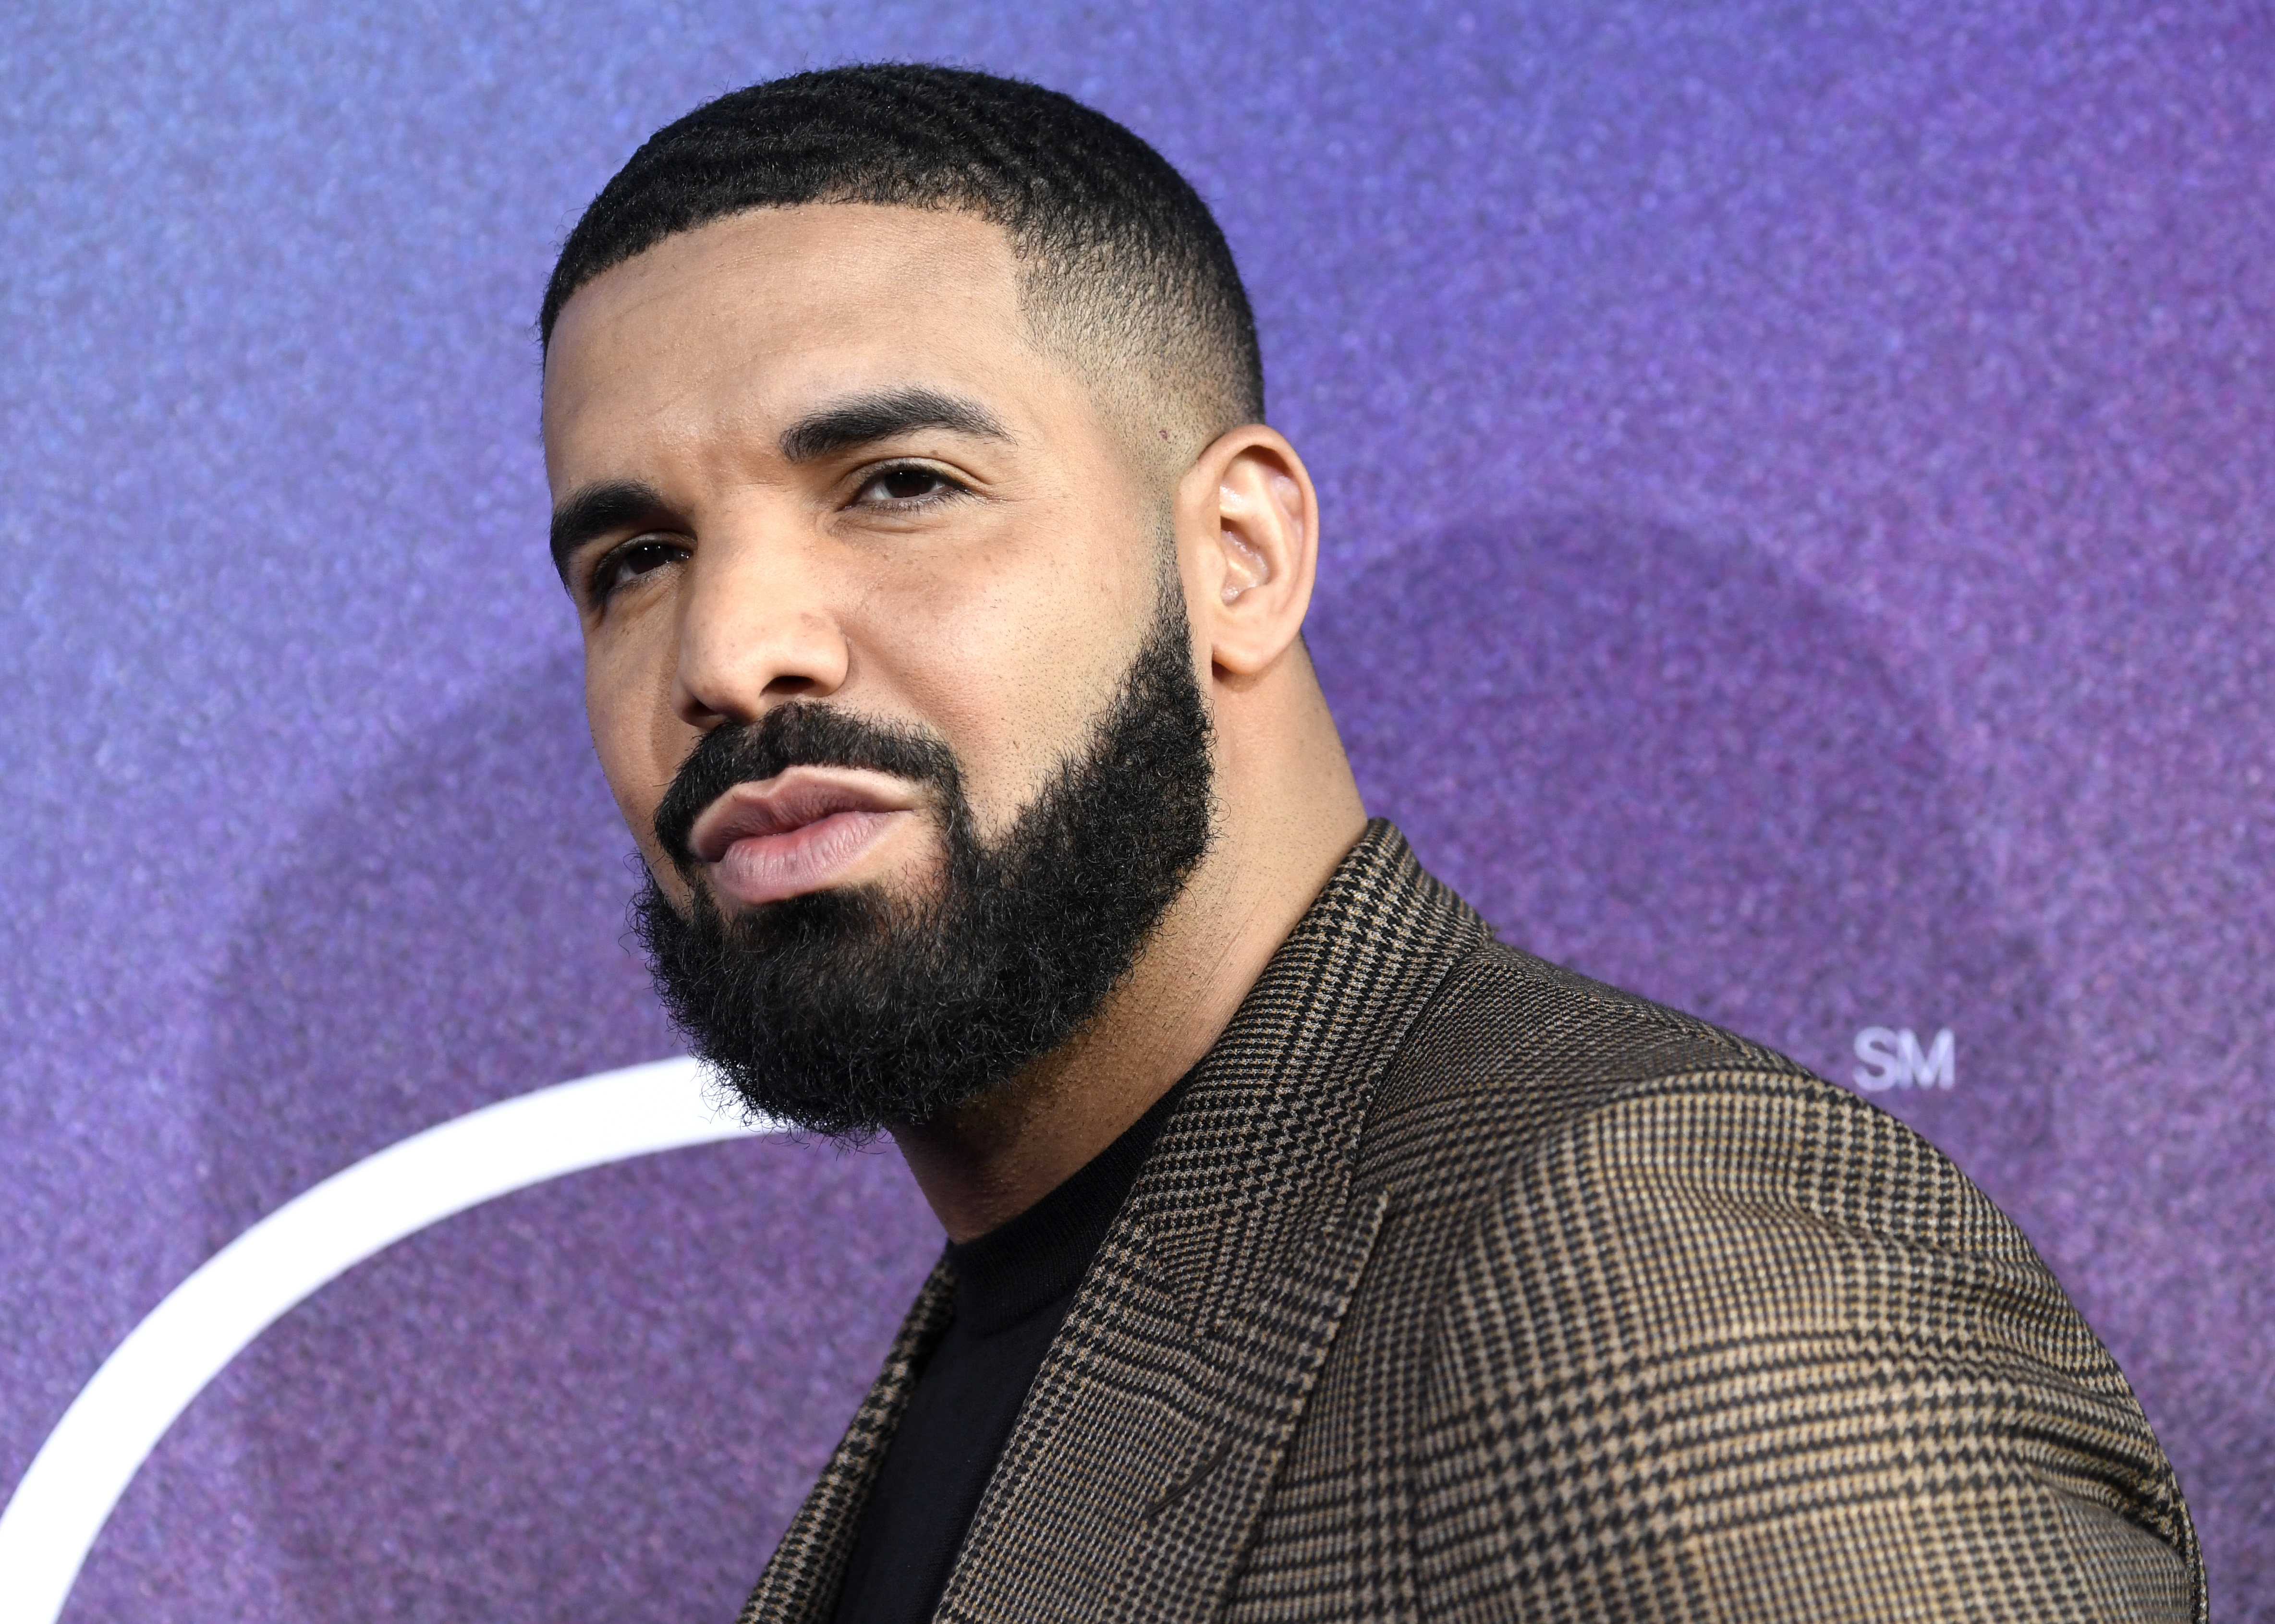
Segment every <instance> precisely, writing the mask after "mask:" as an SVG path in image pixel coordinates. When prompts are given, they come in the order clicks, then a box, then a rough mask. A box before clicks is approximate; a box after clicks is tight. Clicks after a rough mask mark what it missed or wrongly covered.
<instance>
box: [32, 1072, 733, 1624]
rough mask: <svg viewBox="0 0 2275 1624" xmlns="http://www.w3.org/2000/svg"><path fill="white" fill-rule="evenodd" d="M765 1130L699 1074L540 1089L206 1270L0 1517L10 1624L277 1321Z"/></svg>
mask: <svg viewBox="0 0 2275 1624" xmlns="http://www.w3.org/2000/svg"><path fill="white" fill-rule="evenodd" d="M768 1130H769V1129H767V1128H760V1129H752V1128H749V1127H746V1126H745V1125H744V1123H743V1122H741V1121H740V1120H738V1119H737V1118H736V1117H734V1116H732V1115H729V1114H722V1113H721V1112H719V1111H718V1110H716V1109H714V1107H712V1105H711V1104H710V1103H709V1102H708V1101H707V1099H706V1098H705V1089H704V1075H703V1072H702V1069H701V1068H700V1067H699V1066H698V1064H697V1063H696V1062H695V1061H692V1060H686V1059H680V1060H665V1061H652V1062H651V1063H649V1064H647V1065H645V1066H631V1067H627V1068H626V1069H624V1070H622V1071H605V1072H602V1073H601V1074H600V1075H599V1076H590V1077H585V1078H582V1079H580V1080H578V1081H577V1082H574V1083H563V1084H558V1085H557V1086H556V1087H553V1088H542V1089H539V1090H538V1091H536V1092H535V1093H533V1094H524V1095H522V1096H521V1097H520V1098H519V1099H506V1100H501V1101H500V1102H498V1103H497V1104H496V1105H494V1106H486V1107H483V1108H482V1109H480V1110H479V1111H472V1112H469V1113H468V1114H466V1115H465V1116H462V1117H459V1118H457V1120H456V1121H454V1122H443V1123H442V1124H440V1125H439V1126H437V1127H434V1128H429V1129H427V1130H426V1131H425V1132H424V1133H419V1134H413V1135H412V1137H410V1138H408V1139H404V1140H402V1141H401V1142H399V1143H397V1144H390V1145H389V1146H388V1147H387V1148H386V1149H385V1150H383V1151H381V1152H377V1153H376V1154H374V1155H371V1156H367V1157H366V1158H365V1159H363V1160H361V1161H359V1162H357V1163H356V1164H355V1165H354V1166H353V1167H348V1168H346V1169H344V1170H343V1171H341V1172H339V1173H336V1174H334V1175H332V1176H331V1177H330V1178H328V1179H326V1180H325V1181H324V1182H322V1183H321V1184H319V1185H317V1186H316V1187H315V1188H314V1189H313V1190H308V1191H307V1192H306V1194H304V1195H300V1196H298V1197H294V1198H293V1199H292V1200H291V1201H288V1202H286V1203H285V1204H284V1205H283V1206H281V1207H278V1208H277V1209H276V1211H275V1212H271V1213H270V1214H269V1215H268V1217H266V1218H264V1219H262V1220H261V1221H260V1222H259V1223H257V1224H255V1225H253V1227H252V1228H250V1229H248V1230H246V1232H245V1233H244V1234H243V1235H239V1236H238V1237H237V1239H236V1240H234V1241H232V1242H231V1243H229V1244H228V1245H227V1246H225V1247H223V1249H222V1250H220V1251H218V1252H216V1253H215V1254H214V1255H213V1257H212V1258H208V1260H207V1261H206V1263H205V1265H204V1266H203V1267H201V1268H200V1269H199V1270H198V1271H197V1272H196V1273H193V1274H192V1275H191V1276H190V1277H189V1278H188V1279H187V1280H184V1281H183V1282H182V1283H181V1284H180V1285H178V1286H177V1287H175V1288H174V1289H173V1290H172V1291H171V1292H170V1293H169V1294H168V1295H167V1296H166V1299H165V1301H164V1302H162V1303H159V1304H158V1306H157V1307H156V1308H155V1309H153V1310H151V1311H150V1315H149V1318H147V1319H145V1320H143V1322H142V1323H141V1324H140V1325H139V1326H135V1327H134V1329H133V1331H132V1333H130V1334H129V1335H128V1336H127V1338H126V1340H125V1341H123V1342H121V1343H120V1344H119V1345H118V1348H117V1351H115V1352H114V1353H112V1355H111V1356H110V1358H108V1359H106V1360H104V1361H103V1363H102V1369H100V1370H98V1371H95V1373H94V1377H93V1379H90V1380H89V1381H88V1382H87V1386H85V1387H83V1388H81V1389H80V1390H79V1397H78V1398H76V1399H74V1400H72V1406H71V1408H70V1409H67V1410H65V1411H64V1417H63V1419H62V1420H61V1421H59V1422H57V1424H56V1430H55V1431H52V1432H50V1433H49V1434H48V1441H47V1442H46V1443H44V1444H42V1446H40V1453H39V1454H36V1455H34V1457H33V1459H32V1465H31V1469H30V1470H28V1471H26V1473H25V1474H24V1478H23V1481H22V1482H21V1483H19V1484H17V1485H16V1492H15V1494H14V1495H13V1497H11V1499H10V1500H9V1502H8V1508H7V1510H6V1511H4V1512H0V1624H56V1620H57V1619H58V1618H59V1617H60V1616H61V1615H62V1613H63V1610H64V1599H65V1598H67V1597H69V1596H70V1594H71V1589H72V1583H73V1582H74V1581H75V1580H77V1578H78V1577H79V1567H80V1565H81V1564H82V1563H83V1562H85V1561H86V1560H87V1552H88V1550H89V1549H90V1548H91V1547H92V1546H93V1545H94V1539H95V1536H96V1535H97V1534H99V1533H101V1532H102V1525H103V1523H104V1522H107V1521H108V1520H109V1519H110V1513H111V1509H112V1507H115V1506H117V1503H118V1498H119V1496H120V1495H122V1494H124V1493H125V1492H126V1485H127V1484H130V1483H132V1481H133V1480H134V1474H135V1472H136V1471H137V1470H138V1469H140V1466H141V1464H142V1462H143V1461H144V1460H145V1459H146V1458H147V1456H148V1455H149V1454H150V1452H151V1451H152V1450H153V1449H155V1448H156V1447H157V1446H158V1440H159V1439H162V1438H163V1437H164V1436H165V1435H166V1429H167V1428H169V1427H170V1426H171V1425H173V1424H174V1421H175V1419H176V1418H177V1417H178V1416H180V1415H181V1413H182V1412H183V1411H184V1410H185V1409H188V1408H189V1407H190V1401H192V1400H193V1399H194V1398H196V1397H197V1396H198V1394H199V1393H200V1392H201V1391H202V1390H203V1389H204V1387H205V1385H206V1384H207V1383H208V1382H209V1381H211V1380H212V1379H214V1378H215V1377H216V1376H218V1375H220V1374H221V1372H222V1371H223V1368H224V1367H225V1366H226V1365H227V1364H228V1363H229V1362H230V1361H231V1359H233V1358H235V1357H236V1356H237V1355H238V1353H239V1352H240V1351H241V1350H242V1349H244V1348H246V1346H248V1345H249V1344H250V1343H251V1342H252V1341H253V1338H255V1337H257V1336H259V1335H260V1334H261V1333H262V1332H263V1331H265V1330H267V1329H268V1327H269V1326H271V1325H273V1324H274V1323H276V1320H277V1319H278V1318H281V1317H282V1316H283V1315H284V1314H285V1313H287V1312H288V1311H291V1309H292V1308H294V1307H295V1306H296V1305H298V1304H299V1303H301V1302H302V1301H303V1300H305V1299H306V1298H307V1297H308V1296H309V1295H312V1294H314V1292H315V1291H316V1290H318V1289H319V1288H321V1287H322V1286H324V1285H325V1284H326V1283H328V1282H329V1281H330V1280H335V1279H336V1278H338V1277H339V1276H340V1275H342V1274H344V1273H347V1271H348V1270H350V1269H351V1268H353V1267H354V1266H355V1265H357V1264H359V1263H361V1262H362V1261H363V1260H364V1259H365V1258H369V1257H371V1256H372V1255H373V1254H374V1253H375V1252H379V1251H382V1250H386V1249H387V1248H388V1247H389V1246H391V1245H393V1244H394V1243H396V1242H397V1241H400V1240H402V1239H403V1238H404V1236H405V1235H415V1234H417V1233H418V1232H419V1230H421V1229H424V1228H426V1227H427V1226H428V1225H429V1224H433V1223H437V1222H440V1221H441V1220H443V1219H445V1218H448V1217H450V1215H451V1214H452V1213H454V1212H465V1210H466V1209H467V1208H468V1207H472V1206H479V1205H481V1204H482V1203H483V1202H485V1201H490V1200H494V1199H495V1198H496V1197H499V1196H503V1195H508V1194H510V1193H511V1192H512V1191H514V1190H525V1189H526V1188H528V1187H529V1186H530V1185H532V1184H541V1183H544V1182H546V1181H547V1180H548V1179H556V1178H559V1177H561V1176H562V1175H564V1174H570V1173H577V1172H581V1171H582V1170H584V1169H585V1168H586V1167H601V1166H602V1165H603V1164H605V1163H608V1162H612V1161H622V1160H624V1159H626V1158H629V1157H633V1156H645V1155H647V1154H649V1153H650V1152H655V1151H669V1150H676V1149H677V1148H678V1147H680V1146H682V1145H687V1144H707V1143H709V1142H711V1141H713V1140H717V1139H733V1138H739V1137H743V1136H744V1135H745V1134H748V1133H752V1132H765V1131H768Z"/></svg>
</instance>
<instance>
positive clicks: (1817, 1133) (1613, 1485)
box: [1413, 1072, 2205, 1624]
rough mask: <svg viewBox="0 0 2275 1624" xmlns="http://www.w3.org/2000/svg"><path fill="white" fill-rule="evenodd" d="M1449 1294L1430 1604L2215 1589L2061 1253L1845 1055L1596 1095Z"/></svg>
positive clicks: (1769, 1616)
mask: <svg viewBox="0 0 2275 1624" xmlns="http://www.w3.org/2000/svg"><path fill="white" fill-rule="evenodd" d="M1440 1312H1441V1318H1440V1325H1439V1327H1438V1333H1437V1335H1436V1336H1435V1337H1434V1338H1433V1339H1432V1340H1433V1357H1432V1363H1431V1367H1430V1369H1429V1370H1428V1371H1427V1372H1426V1375H1425V1378H1424V1382H1425V1391H1424V1401H1423V1403H1422V1406H1421V1415H1420V1417H1419V1419H1420V1422H1421V1427H1420V1434H1419V1437H1418V1439H1417V1443H1418V1446H1419V1448H1418V1453H1417V1465H1416V1469H1415V1476H1414V1478H1413V1485H1414V1493H1415V1499H1414V1513H1415V1529H1414V1537H1415V1541H1416V1558H1417V1581H1418V1586H1417V1588H1418V1590H1419V1591H1420V1594H1419V1595H1418V1596H1417V1600H1418V1601H1419V1603H1420V1607H1419V1612H1420V1613H1421V1615H1422V1616H1424V1617H1432V1618H1452V1617H1463V1618H1470V1617H1474V1618H1518V1617H1521V1618H1526V1619H1532V1618H1541V1619H1591V1620H1593V1619H1602V1620H1670V1621H1671V1620H1745V1621H1747V1624H1770V1621H1772V1620H1793V1621H1794V1624H1802V1621H1803V1620H1807V1621H1808V1624H1827V1621H1829V1620H1906V1621H1907V1624H1912V1621H1916V1620H1956V1619H1985V1620H1990V1619H1997V1620H2065V1621H2074V1620H2104V1619H2107V1620H2120V1619H2121V1620H2176V1621H2177V1620H2198V1621H2201V1620H2203V1619H2204V1617H2205V1598H2204V1586H2203V1562H2202V1558H2201V1555H2200V1552H2199V1551H2198V1548H2197V1545H2196V1533H2195V1530H2194V1529H2193V1528H2192V1526H2191V1525H2190V1523H2189V1521H2188V1511H2187V1508H2186V1507H2185V1506H2184V1504H2183V1503H2182V1500H2181V1492H2180V1487H2179V1484H2178V1483H2177V1482H2176V1481H2175V1480H2174V1477H2173V1471H2172V1468H2171V1466H2170V1465H2169V1464H2168V1463H2167V1462H2166V1461H2165V1456H2164V1454H2163V1452H2162V1450H2161V1449H2160V1448H2159V1447H2158V1444H2157V1441H2156V1439H2155V1437H2154V1436H2153V1435H2152V1434H2151V1432H2150V1428H2149V1424H2148V1421H2147V1419H2146V1417H2145V1416H2143V1414H2142V1411H2141V1408H2140V1406H2139V1404H2138V1403H2137V1402H2136V1401H2135V1398H2134V1395H2133V1393H2132V1391H2131V1389H2130V1388H2129V1387H2128V1386H2127V1385H2126V1382H2125V1379H2124V1377H2123V1376H2122V1375H2121V1374H2120V1372H2119V1371H2118V1369H2117V1366H2116V1364H2115V1363H2114V1362H2113V1360H2112V1359H2111V1358H2110V1356H2109V1355H2108V1353H2107V1352H2106V1351H2105V1349H2104V1348H2102V1346H2101V1344H2100V1342H2099V1341H2097V1340H2096V1338H2095V1337H2094V1335H2093V1333H2092V1332H2091V1331H2090V1330H2089V1329H2088V1328H2087V1326H2086V1325H2085V1322H2084V1321H2083V1320H2082V1318H2080V1317H2079V1315H2078V1313H2077V1311H2076V1310H2075V1308H2073V1307H2072V1306H2071V1304H2070V1303H2069V1301H2068V1299H2067V1297H2066V1296H2064V1295H2063V1294H2062V1291H2061V1288H2060V1286H2059V1285H2057V1284H2056V1283H2055V1281H2054V1279H2053V1277H2052V1274H2051V1273H2049V1272H2048V1271H2047V1269H2046V1267H2045V1265H2044V1264H2043V1263H2042V1262H2041V1261H2040V1260H2039V1258H2038V1257H2037V1253H2036V1252H2035V1251H2033V1250H2032V1249H2031V1248H2030V1246H2029V1243H2028V1242H2027V1241H2026V1240H2024V1239H2023V1237H2022V1235H2021V1233H2020V1232H2019V1231H2018V1230H2016V1229H2015V1228H2014V1226H2013V1224H2012V1223H2010V1222H2009V1221H2008V1220H2007V1219H2006V1218H2005V1217H2004V1216H2003V1215H2002V1214H2001V1213H2000V1212H1999V1211H1998V1209H1997V1208H1996V1207H1994V1206H1993V1205H1992V1204H1991V1202H1990V1201H1989V1200H1988V1199H1987V1198H1986V1197H1984V1195H1983V1194H1982V1192H1981V1191H1979V1190H1976V1188H1975V1186H1974V1185H1973V1184H1972V1183H1971V1182H1969V1181H1968V1180H1967V1179H1966V1177H1965V1176H1964V1175H1961V1173H1960V1172H1959V1171H1958V1170H1957V1169H1956V1168H1955V1167H1953V1166H1952V1164H1951V1163H1950V1162H1949V1161H1948V1160H1946V1159H1945V1158H1944V1157H1943V1156H1942V1155H1941V1154H1940V1153H1939V1152H1936V1151H1935V1150H1934V1149H1933V1148H1932V1147H1931V1146H1930V1145H1928V1144H1926V1143H1925V1142H1924V1140H1922V1139H1920V1138H1919V1137H1917V1136H1916V1134H1914V1133H1912V1132H1911V1131H1910V1130H1909V1129H1907V1128H1905V1127H1904V1126H1903V1125H1902V1124H1901V1123H1900V1122H1896V1121H1895V1120H1894V1119H1893V1118H1891V1117H1889V1116H1887V1115H1886V1114H1884V1113H1882V1112H1880V1111H1878V1110H1877V1109H1875V1108H1874V1107H1871V1106H1869V1105H1867V1104H1865V1103H1864V1102H1863V1100H1861V1099H1856V1098H1855V1097H1854V1096H1851V1095H1848V1094H1847V1093H1845V1092H1843V1091H1840V1090H1837V1089H1834V1088H1833V1087H1831V1086H1830V1085H1828V1084H1822V1083H1819V1082H1818V1081H1817V1080H1816V1079H1813V1078H1808V1077H1802V1076H1775V1075H1769V1074H1754V1073H1748V1072H1730V1073H1720V1074H1711V1075H1697V1076H1681V1077H1668V1078H1659V1079H1655V1080H1651V1081H1649V1082H1645V1083H1640V1084H1633V1085H1630V1086H1629V1087H1626V1088H1624V1089H1622V1090H1621V1091H1618V1092H1617V1093H1616V1094H1614V1096H1613V1097H1612V1098H1610V1099H1608V1100H1607V1101H1606V1102H1604V1103H1601V1104H1599V1105H1597V1106H1595V1107H1592V1108H1591V1109H1589V1110H1588V1111H1586V1112H1585V1113H1583V1114H1579V1115H1578V1116H1576V1118H1574V1119H1573V1120H1570V1121H1568V1122H1566V1123H1564V1124H1563V1125H1562V1126H1561V1128H1559V1129H1557V1130H1555V1131H1554V1132H1553V1133H1550V1134H1548V1135H1546V1137H1543V1138H1541V1139H1540V1140H1538V1142H1536V1143H1535V1144H1533V1145H1532V1146H1531V1147H1530V1148H1529V1149H1527V1150H1526V1151H1525V1152H1523V1153H1522V1154H1521V1155H1519V1157H1518V1158H1517V1159H1516V1160H1515V1163H1514V1164H1513V1165H1511V1166H1510V1167H1508V1168H1507V1169H1506V1171H1505V1174H1504V1175H1503V1176H1502V1177H1501V1178H1500V1181H1499V1182H1498V1184H1497V1186H1496V1187H1495V1188H1494V1190H1493V1195H1492V1197H1491V1198H1490V1199H1488V1200H1486V1201H1485V1202H1484V1203H1483V1204H1482V1205H1481V1207H1480V1209H1479V1210H1478V1212H1477V1213H1476V1223H1475V1228H1474V1232H1473V1234H1472V1235H1471V1236H1470V1239H1469V1241H1468V1243H1466V1245H1465V1246H1464V1247H1463V1250H1462V1252H1461V1254H1460V1258H1459V1261H1458V1262H1457V1263H1456V1265H1455V1267H1454V1270H1453V1272H1452V1275H1451V1278H1450V1279H1449V1280H1448V1281H1447V1286H1446V1289H1445V1291H1444V1294H1443V1295H1442V1296H1441V1297H1440Z"/></svg>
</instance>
